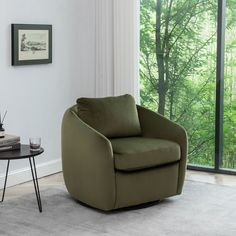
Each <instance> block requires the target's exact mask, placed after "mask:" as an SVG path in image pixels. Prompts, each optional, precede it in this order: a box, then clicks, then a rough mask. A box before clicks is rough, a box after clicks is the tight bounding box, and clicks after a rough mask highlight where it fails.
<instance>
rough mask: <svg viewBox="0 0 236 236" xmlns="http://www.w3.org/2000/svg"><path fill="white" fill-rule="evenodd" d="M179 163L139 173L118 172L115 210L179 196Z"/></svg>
mask: <svg viewBox="0 0 236 236" xmlns="http://www.w3.org/2000/svg"><path fill="white" fill-rule="evenodd" d="M178 176H179V163H175V164H172V165H168V166H164V167H160V168H153V169H148V170H142V171H137V172H130V173H129V172H128V173H125V172H116V203H115V208H116V209H117V208H123V207H129V206H134V205H139V204H142V203H146V202H153V201H157V200H161V199H164V198H167V197H170V196H174V195H177V187H178Z"/></svg>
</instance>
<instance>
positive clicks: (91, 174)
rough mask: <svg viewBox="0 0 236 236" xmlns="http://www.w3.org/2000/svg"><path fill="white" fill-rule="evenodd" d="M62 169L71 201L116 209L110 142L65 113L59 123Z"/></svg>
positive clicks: (75, 117)
mask: <svg viewBox="0 0 236 236" xmlns="http://www.w3.org/2000/svg"><path fill="white" fill-rule="evenodd" d="M62 167H63V175H64V179H65V184H66V187H67V189H68V191H69V192H70V193H71V195H72V196H73V197H75V198H76V199H79V200H80V201H82V202H84V203H87V204H89V205H91V206H94V207H96V208H101V209H106V210H110V209H113V208H114V206H115V170H114V160H113V151H112V146H111V143H110V141H109V140H108V139H107V138H106V137H105V136H103V135H102V134H100V133H99V132H97V131H96V130H94V129H93V128H92V127H90V126H89V125H87V124H86V123H85V122H83V121H82V120H81V119H80V118H79V117H78V116H77V114H76V112H75V111H74V107H72V108H70V109H68V110H67V111H66V112H65V114H64V117H63V121H62Z"/></svg>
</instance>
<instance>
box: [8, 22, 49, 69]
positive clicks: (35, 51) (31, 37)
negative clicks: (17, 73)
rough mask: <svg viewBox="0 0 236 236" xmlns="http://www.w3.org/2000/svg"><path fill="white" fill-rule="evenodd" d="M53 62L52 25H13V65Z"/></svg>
mask: <svg viewBox="0 0 236 236" xmlns="http://www.w3.org/2000/svg"><path fill="white" fill-rule="evenodd" d="M51 62H52V26H51V25H32V24H29V25H28V24H24V25H23V24H12V65H31V64H45V63H51Z"/></svg>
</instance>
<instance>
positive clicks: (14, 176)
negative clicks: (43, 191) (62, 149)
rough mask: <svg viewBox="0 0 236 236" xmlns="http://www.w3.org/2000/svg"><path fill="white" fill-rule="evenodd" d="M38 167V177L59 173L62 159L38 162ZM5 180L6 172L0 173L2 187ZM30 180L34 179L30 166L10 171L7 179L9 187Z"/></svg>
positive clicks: (0, 187)
mask: <svg viewBox="0 0 236 236" xmlns="http://www.w3.org/2000/svg"><path fill="white" fill-rule="evenodd" d="M10 165H11V164H10ZM36 168H37V175H38V178H41V177H44V176H47V175H51V174H55V173H58V172H60V171H62V165H61V159H57V160H53V161H49V162H45V163H42V164H38V165H37V164H36ZM4 180H5V174H2V175H0V189H2V188H3V185H4ZM30 180H32V174H31V169H30V167H27V168H23V169H19V170H14V171H9V173H8V179H7V187H11V186H14V185H17V184H21V183H24V182H27V181H30Z"/></svg>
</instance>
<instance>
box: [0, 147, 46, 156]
mask: <svg viewBox="0 0 236 236" xmlns="http://www.w3.org/2000/svg"><path fill="white" fill-rule="evenodd" d="M43 152H44V149H43V148H40V150H39V151H30V146H29V145H25V144H21V146H20V149H17V150H12V151H4V152H0V160H14V159H24V158H29V157H35V156H38V155H40V154H41V153H43Z"/></svg>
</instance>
